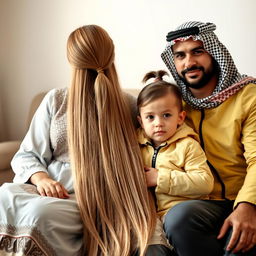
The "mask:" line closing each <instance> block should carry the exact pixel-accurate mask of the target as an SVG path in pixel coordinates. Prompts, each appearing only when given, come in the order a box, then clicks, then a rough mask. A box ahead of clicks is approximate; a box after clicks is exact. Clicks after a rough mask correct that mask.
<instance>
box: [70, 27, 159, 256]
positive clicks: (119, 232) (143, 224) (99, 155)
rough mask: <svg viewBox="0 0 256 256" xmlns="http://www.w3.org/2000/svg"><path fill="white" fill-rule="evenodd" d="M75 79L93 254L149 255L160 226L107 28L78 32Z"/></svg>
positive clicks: (76, 134)
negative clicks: (151, 237)
mask: <svg viewBox="0 0 256 256" xmlns="http://www.w3.org/2000/svg"><path fill="white" fill-rule="evenodd" d="M67 56H68V60H69V62H70V64H71V66H72V67H73V77H72V78H73V79H72V84H71V87H70V90H69V95H68V96H69V97H68V98H69V100H68V138H69V152H70V158H71V165H72V172H73V178H74V188H75V193H76V199H77V203H78V207H79V210H80V214H81V218H82V221H83V224H84V247H85V250H86V251H85V254H86V255H101V256H102V255H104V256H107V255H119V256H128V255H131V254H132V253H133V252H134V250H135V248H137V249H138V250H139V255H140V256H142V255H144V253H145V250H146V246H147V242H148V240H149V238H150V236H151V233H152V230H153V228H154V222H155V209H154V205H153V200H152V198H151V197H150V194H149V193H148V189H147V185H146V180H145V175H144V169H143V161H142V158H141V155H140V149H139V146H138V143H137V139H136V132H135V128H134V126H133V123H132V119H131V114H130V111H129V107H128V105H127V104H126V99H125V98H124V94H123V92H122V90H121V87H120V85H119V81H118V76H117V73H116V69H115V65H114V44H113V42H112V39H111V38H110V37H109V35H108V33H107V32H106V31H105V30H104V29H102V28H101V27H99V26H96V25H88V26H84V27H81V28H78V29H76V30H75V31H74V32H72V33H71V35H70V36H69V39H68V43H67Z"/></svg>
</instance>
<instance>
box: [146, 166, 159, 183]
mask: <svg viewBox="0 0 256 256" xmlns="http://www.w3.org/2000/svg"><path fill="white" fill-rule="evenodd" d="M144 170H145V171H146V172H145V175H146V182H147V185H148V187H155V186H156V185H157V177H158V171H157V169H156V168H151V167H144Z"/></svg>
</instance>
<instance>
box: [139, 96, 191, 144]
mask: <svg viewBox="0 0 256 256" xmlns="http://www.w3.org/2000/svg"><path fill="white" fill-rule="evenodd" d="M176 101H177V99H176V97H175V95H174V94H173V93H168V94H166V95H165V96H163V97H160V98H158V99H156V100H154V101H152V102H150V103H148V104H147V105H145V106H143V107H141V108H140V117H138V120H139V122H140V124H141V127H142V128H143V129H144V131H145V133H146V135H147V136H148V137H149V138H150V139H151V140H152V142H153V143H154V146H156V147H157V146H159V145H160V144H162V143H163V142H165V141H166V140H168V139H169V138H170V137H172V136H173V135H174V134H175V132H176V130H177V128H178V125H181V124H182V123H183V121H184V119H185V116H186V114H185V112H184V111H180V110H179V108H178V106H177V103H176Z"/></svg>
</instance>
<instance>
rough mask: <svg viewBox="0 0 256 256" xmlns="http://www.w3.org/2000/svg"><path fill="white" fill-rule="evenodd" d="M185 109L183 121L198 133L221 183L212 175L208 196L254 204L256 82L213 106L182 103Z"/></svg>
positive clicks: (255, 175) (255, 184)
mask: <svg viewBox="0 0 256 256" xmlns="http://www.w3.org/2000/svg"><path fill="white" fill-rule="evenodd" d="M185 110H186V112H187V123H188V124H189V125H190V126H191V127H192V128H193V129H194V130H195V131H196V132H197V133H198V134H199V135H200V139H201V145H202V147H203V148H204V150H205V153H206V156H207V159H208V161H209V162H210V164H211V165H212V166H213V167H214V169H215V170H216V171H217V173H218V175H219V177H220V179H221V182H222V183H223V185H224V186H225V189H224V191H223V189H222V188H221V182H220V181H219V180H218V179H217V175H214V176H215V181H214V189H213V191H212V193H211V194H210V198H211V199H217V200H218V199H223V198H224V197H225V198H227V199H230V200H235V204H234V207H235V206H236V204H237V203H239V202H244V201H246V202H250V203H252V204H256V85H255V84H249V85H246V86H245V87H244V88H243V89H241V90H240V91H239V92H238V93H236V94H234V95H232V96H231V97H230V98H229V99H227V100H226V101H224V102H223V103H222V104H220V105H219V106H218V107H216V108H212V109H204V110H192V109H191V107H190V106H188V105H185ZM200 122H201V128H200ZM222 191H223V192H222ZM224 192H225V195H224ZM222 193H223V195H222Z"/></svg>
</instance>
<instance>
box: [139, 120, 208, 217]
mask: <svg viewBox="0 0 256 256" xmlns="http://www.w3.org/2000/svg"><path fill="white" fill-rule="evenodd" d="M197 138H198V137H197V134H196V133H195V132H194V131H193V129H191V128H190V127H188V126H187V125H186V124H183V125H182V126H180V127H179V128H178V129H177V131H176V133H175V134H174V135H173V136H172V137H171V138H170V139H169V140H168V141H166V142H164V143H162V144H161V145H160V147H158V148H157V149H154V147H153V146H152V144H151V142H150V140H149V139H148V138H147V137H146V136H145V133H144V131H143V130H142V129H141V128H140V129H138V141H139V143H140V147H141V152H142V157H143V161H144V165H145V166H147V167H154V168H156V169H157V170H158V179H157V186H156V189H155V194H156V199H157V211H158V213H159V215H160V216H162V215H164V214H165V213H166V212H167V211H168V210H169V209H170V208H171V207H173V206H174V205H175V204H177V203H180V202H183V201H186V200H191V199H207V198H208V194H209V193H210V192H211V191H212V188H213V176H212V174H211V171H210V169H209V167H208V165H207V163H206V157H205V154H204V152H203V150H202V148H201V146H200V144H199V142H198V141H197V140H196V139H197Z"/></svg>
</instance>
